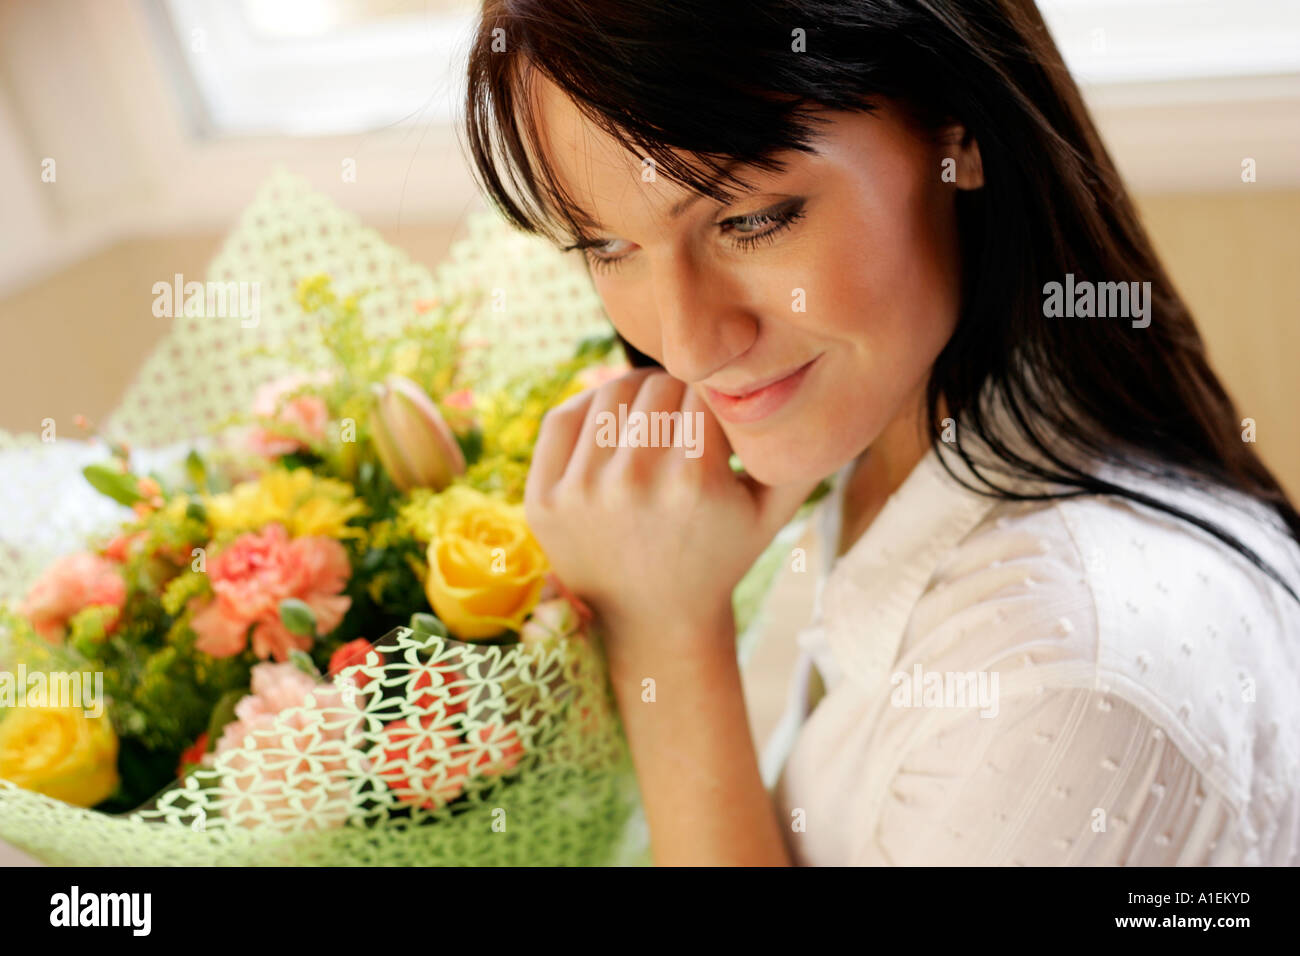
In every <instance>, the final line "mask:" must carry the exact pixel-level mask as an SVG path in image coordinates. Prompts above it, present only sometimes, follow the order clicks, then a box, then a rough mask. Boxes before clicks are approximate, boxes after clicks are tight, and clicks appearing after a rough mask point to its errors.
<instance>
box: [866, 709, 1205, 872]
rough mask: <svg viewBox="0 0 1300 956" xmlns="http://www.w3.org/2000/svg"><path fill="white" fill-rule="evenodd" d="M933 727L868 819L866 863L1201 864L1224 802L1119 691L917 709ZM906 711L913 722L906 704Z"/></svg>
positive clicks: (901, 766) (908, 753)
mask: <svg viewBox="0 0 1300 956" xmlns="http://www.w3.org/2000/svg"><path fill="white" fill-rule="evenodd" d="M914 713H915V714H916V716H915V720H916V721H917V722H918V728H919V727H920V726H921V723H920V722H921V721H926V723H925V724H924V727H925V731H924V733H923V734H922V735H920V736H918V737H916V738H915V739H916V743H915V744H914V745H913V746H910V747H908V748H907V749H906V750H905V751H904V752H903V754H902V755H901V761H900V763H899V764H898V767H897V769H896V771H894V772H893V773H892V775H891V776H890V777H889V779H888V783H887V785H886V787H885V789H884V793H883V797H882V798H881V799H879V800H878V801H873V802H874V803H875V804H876V806H875V808H872V809H870V810H869V811H868V814H869V818H867V819H862V820H860V821H859V827H858V829H857V834H856V836H857V839H856V841H855V846H854V851H853V856H854V860H853V862H854V863H855V864H860V865H900V866H907V865H957V866H963V865H1012V866H1017V865H1023V866H1060V865H1126V866H1169V865H1196V864H1203V863H1206V862H1208V861H1209V857H1210V855H1211V854H1212V853H1213V850H1214V847H1215V845H1216V841H1217V838H1218V836H1219V834H1220V833H1221V831H1222V830H1223V827H1224V824H1225V823H1226V821H1227V819H1228V808H1227V807H1226V805H1225V804H1224V803H1223V802H1222V801H1221V800H1220V799H1219V798H1218V797H1217V795H1215V794H1214V793H1213V792H1211V791H1209V790H1208V789H1207V788H1206V787H1205V785H1204V784H1203V782H1202V779H1201V775H1200V774H1199V773H1198V772H1197V771H1196V770H1195V769H1194V767H1193V766H1192V764H1191V763H1189V762H1188V760H1187V759H1186V758H1185V757H1184V756H1183V754H1182V753H1181V752H1180V751H1179V750H1178V749H1177V747H1175V746H1174V745H1173V743H1172V742H1171V741H1170V740H1169V739H1168V737H1167V736H1166V734H1165V732H1164V731H1163V730H1162V728H1161V727H1159V726H1157V725H1155V724H1153V723H1152V722H1151V721H1150V720H1149V719H1147V718H1146V717H1145V716H1144V715H1143V714H1142V713H1141V712H1140V711H1139V710H1138V709H1137V708H1136V707H1134V706H1133V705H1132V704H1130V703H1128V702H1127V701H1125V700H1123V699H1121V698H1120V697H1118V696H1116V695H1115V694H1114V693H1113V692H1106V691H1101V690H1093V689H1090V688H1082V689H1080V688H1073V687H1066V688H1050V687H1048V688H1044V689H1043V690H1042V691H1041V692H1040V693H1027V694H1023V695H1019V696H1016V697H1012V698H1010V699H1005V698H1004V699H1003V700H1002V702H1001V712H1000V714H999V716H998V719H994V720H989V719H985V718H982V717H981V716H980V713H979V711H977V710H974V709H963V710H952V711H947V712H944V713H943V715H942V717H941V718H937V719H936V717H935V714H934V712H933V711H930V712H928V714H927V713H926V712H924V711H916V712H914ZM904 719H906V720H912V719H913V717H912V716H911V715H908V716H907V717H906V718H904Z"/></svg>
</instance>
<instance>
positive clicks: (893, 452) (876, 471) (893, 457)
mask: <svg viewBox="0 0 1300 956" xmlns="http://www.w3.org/2000/svg"><path fill="white" fill-rule="evenodd" d="M924 396H925V391H924V389H922V390H921V391H920V392H918V393H916V394H914V395H913V396H912V398H911V399H909V401H908V402H907V404H906V406H905V407H906V409H907V411H906V412H903V413H900V414H899V415H897V416H896V417H895V418H894V420H893V421H891V422H890V423H889V424H888V425H887V426H886V427H885V430H884V431H883V432H881V433H880V436H879V437H878V438H877V439H876V440H875V441H874V442H872V443H871V446H870V447H869V448H868V449H867V450H866V451H864V452H863V453H862V454H861V455H859V456H858V458H857V461H856V463H855V464H854V466H853V469H852V471H851V472H850V473H849V476H848V479H847V482H846V484H845V488H844V498H843V502H842V505H841V510H840V540H839V542H838V543H837V547H836V551H835V554H836V556H837V557H838V556H840V555H843V554H845V553H846V552H847V551H848V550H849V549H850V548H852V547H853V545H854V543H855V542H856V541H857V540H858V539H859V538H860V537H862V535H863V534H864V533H866V530H867V529H868V528H869V527H871V523H872V522H873V521H875V520H876V516H877V515H878V514H879V513H880V510H881V509H882V508H883V507H884V506H885V502H886V501H888V500H889V496H890V495H892V494H893V493H894V492H895V491H897V490H898V488H899V487H900V486H901V485H902V484H903V482H904V481H906V480H907V476H908V475H910V474H911V473H912V470H913V469H914V468H915V467H916V466H917V463H918V462H920V460H921V459H922V458H924V457H925V453H926V452H927V451H928V450H929V447H930V445H929V440H928V437H927V436H928V433H929V429H928V428H927V427H925V420H926V417H925V412H924V408H925V398H924Z"/></svg>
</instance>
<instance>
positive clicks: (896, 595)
mask: <svg viewBox="0 0 1300 956" xmlns="http://www.w3.org/2000/svg"><path fill="white" fill-rule="evenodd" d="M847 473H848V469H847V468H846V469H845V471H844V472H842V473H841V474H840V475H839V476H838V480H837V482H836V488H835V491H834V493H833V494H831V495H829V496H828V497H827V498H826V500H825V502H824V504H823V505H822V509H823V510H822V512H821V515H820V516H819V518H820V520H821V521H822V530H823V541H824V542H825V546H826V549H827V560H825V561H823V563H822V567H823V568H828V569H829V571H828V573H826V574H825V576H824V577H823V579H822V580H821V581H820V582H819V585H818V593H817V601H816V605H815V611H814V617H813V621H812V623H811V624H810V625H809V626H808V627H807V628H805V629H804V630H803V631H802V632H801V633H800V634H799V635H798V641H799V644H800V646H801V648H802V653H801V656H800V662H799V665H798V666H797V667H796V669H795V671H796V672H795V678H794V683H793V685H792V688H791V695H790V700H789V706H788V709H787V712H786V715H785V718H784V719H783V723H782V725H781V726H780V727H779V728H778V730H777V731H776V732H775V733H774V734H773V736H772V738H771V739H770V742H769V745H768V747H767V748H766V750H765V752H764V754H763V768H764V773H765V778H766V779H767V781H768V783H769V786H771V787H772V790H773V796H774V799H775V800H776V802H777V805H778V808H779V809H780V811H781V812H782V813H783V814H784V819H785V820H786V821H787V822H788V826H787V827H786V831H787V837H786V839H787V841H788V843H789V846H790V851H791V854H792V858H793V859H794V861H795V862H796V863H798V864H810V865H866V864H881V865H926V864H936V865H971V864H991V865H1017V864H1022V865H1030V866H1032V865H1062V864H1067V865H1068V864H1101V865H1147V866H1150V865H1175V864H1176V865H1185V864H1192V865H1195V864H1210V865H1221V864H1273V865H1294V864H1297V863H1300V603H1297V602H1296V601H1294V600H1292V599H1291V597H1290V596H1288V595H1287V594H1286V592H1285V591H1283V590H1282V589H1281V588H1280V587H1279V586H1278V585H1277V584H1276V583H1275V582H1273V581H1271V580H1270V579H1269V578H1267V577H1266V576H1265V575H1264V574H1263V572H1261V571H1259V570H1257V569H1256V568H1255V567H1254V566H1253V565H1251V564H1249V563H1248V562H1247V561H1246V560H1245V559H1243V558H1241V557H1239V556H1238V555H1237V554H1236V553H1235V552H1233V551H1231V550H1230V549H1228V548H1227V547H1226V546H1225V545H1223V544H1222V543H1220V542H1218V541H1217V540H1216V539H1214V538H1212V537H1210V536H1209V535H1208V534H1205V533H1203V532H1201V531H1200V530H1199V529H1196V528H1194V527H1191V526H1190V525H1188V524H1187V523H1185V522H1182V521H1179V520H1178V519H1175V518H1172V517H1168V516H1165V515H1164V514H1162V513H1161V512H1159V511H1157V510H1154V509H1148V508H1146V507H1144V506H1141V505H1135V504H1130V503H1128V502H1126V501H1123V500H1120V499H1115V498H1111V497H1094V496H1088V497H1082V498H1074V499H1069V500H1065V501H1056V502H1004V501H998V500H996V499H991V498H988V497H985V496H982V495H977V494H975V493H973V492H970V491H968V490H965V489H963V488H962V487H961V486H960V485H959V484H958V483H957V482H955V481H954V480H953V479H952V478H951V477H950V476H949V475H948V474H947V472H946V471H945V470H944V468H943V464H942V463H941V462H940V461H939V458H938V457H937V455H936V453H935V452H934V451H931V452H930V453H929V454H928V455H927V456H926V457H925V458H924V459H923V460H922V461H921V463H920V464H919V465H918V466H917V467H916V468H915V469H914V470H913V472H912V473H911V474H910V475H909V476H908V478H907V480H906V481H905V482H904V483H903V485H902V486H901V487H900V488H899V489H898V490H897V491H896V492H895V493H894V494H893V495H892V496H891V498H890V499H889V501H888V502H887V503H886V504H885V506H884V508H883V509H882V510H881V512H880V514H879V516H878V517H877V518H876V519H875V521H874V522H873V523H872V525H871V526H870V528H868V530H867V531H866V533H865V534H863V535H862V537H861V538H859V539H858V541H857V542H855V543H854V544H853V545H852V546H851V547H850V548H849V550H848V551H847V552H846V553H845V554H844V555H843V556H841V557H839V558H838V559H836V558H834V551H835V548H836V542H837V541H838V538H839V519H840V511H841V506H842V498H843V484H844V481H843V479H844V478H845V477H846V476H847ZM1108 477H1111V478H1112V479H1114V480H1122V481H1123V483H1124V484H1125V485H1127V486H1128V487H1130V488H1134V489H1135V490H1138V491H1142V492H1145V493H1146V494H1148V495H1150V496H1151V497H1152V498H1155V499H1158V500H1162V501H1165V502H1168V503H1170V504H1176V505H1179V506H1181V507H1183V508H1184V509H1187V510H1190V511H1191V512H1192V513H1194V514H1199V515H1202V516H1205V517H1208V518H1211V519H1213V520H1214V521H1216V522H1217V523H1219V524H1220V525H1222V526H1225V527H1226V528H1227V529H1228V530H1229V531H1231V532H1233V533H1234V534H1236V535H1237V536H1238V538H1240V539H1241V540H1243V541H1244V542H1245V543H1246V544H1248V545H1249V546H1251V547H1253V548H1254V549H1255V550H1256V551H1257V552H1258V553H1259V554H1260V555H1261V556H1262V557H1264V558H1265V559H1266V560H1270V561H1272V562H1273V564H1274V566H1275V567H1278V568H1279V569H1280V570H1281V572H1282V573H1283V575H1284V576H1286V578H1287V580H1288V582H1289V583H1291V586H1292V587H1293V588H1294V589H1296V590H1297V591H1300V548H1297V547H1296V546H1295V544H1294V542H1291V541H1290V540H1289V539H1287V538H1285V536H1284V535H1282V534H1281V533H1280V532H1278V531H1276V530H1273V529H1270V528H1269V527H1267V525H1266V524H1265V523H1264V521H1263V520H1260V519H1259V517H1258V515H1259V514H1260V513H1261V512H1260V510H1259V509H1256V510H1255V516H1254V517H1252V516H1251V515H1249V514H1247V513H1245V512H1243V511H1242V510H1240V509H1239V508H1237V507H1233V506H1232V505H1231V504H1229V503H1228V500H1227V499H1225V498H1221V497H1219V498H1211V497H1209V496H1207V495H1206V494H1204V493H1199V492H1198V493H1193V492H1190V491H1174V490H1172V489H1171V488H1170V487H1169V486H1168V485H1165V484H1163V483H1157V482H1155V481H1154V480H1153V479H1150V478H1143V477H1135V476H1132V475H1125V476H1122V478H1120V476H1117V475H1115V474H1110V475H1108ZM813 666H815V667H816V668H817V671H818V672H819V673H820V674H821V677H822V681H823V683H824V685H825V688H826V691H825V695H824V696H823V697H821V698H820V700H810V699H809V695H808V693H807V684H808V677H809V676H810V668H811V667H813ZM917 668H920V671H919V673H918V671H917ZM981 673H982V675H983V677H984V679H985V680H986V684H985V687H986V689H987V690H988V691H989V695H990V696H989V697H988V698H987V700H992V701H993V703H994V706H991V707H989V706H983V707H981V704H979V703H974V704H973V705H971V702H970V701H969V700H967V701H966V702H965V703H966V704H968V705H967V706H960V705H961V704H962V703H963V701H962V700H961V699H960V698H959V697H958V698H953V699H951V700H948V701H944V700H943V699H942V698H926V697H925V696H924V695H922V697H921V700H920V703H922V704H928V706H903V704H905V703H906V701H905V700H904V699H902V698H900V697H899V696H898V695H899V694H900V693H901V691H902V688H903V687H904V686H905V685H906V686H908V687H912V686H919V687H924V686H925V684H924V681H925V680H927V679H928V680H931V681H935V680H942V679H944V677H945V675H971V676H973V677H979V676H980V675H981ZM931 675H933V676H931ZM994 680H996V684H994ZM994 690H996V694H993V693H992V692H993V691H994ZM945 703H946V704H947V705H946V706H936V704H945ZM810 705H815V706H812V707H811V713H808V711H809V709H810ZM954 705H957V706H954ZM982 714H983V715H984V716H982Z"/></svg>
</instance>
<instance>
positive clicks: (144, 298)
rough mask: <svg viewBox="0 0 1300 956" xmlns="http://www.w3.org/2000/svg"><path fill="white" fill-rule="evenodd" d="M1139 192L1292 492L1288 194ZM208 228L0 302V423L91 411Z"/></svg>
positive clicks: (195, 265)
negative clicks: (156, 294)
mask: <svg viewBox="0 0 1300 956" xmlns="http://www.w3.org/2000/svg"><path fill="white" fill-rule="evenodd" d="M1250 188H1251V187H1247V186H1243V187H1242V191H1240V192H1235V193H1231V194H1223V195H1183V196H1157V197H1146V198H1139V206H1140V207H1141V210H1142V214H1143V216H1144V218H1145V220H1146V222H1147V225H1148V227H1149V228H1150V231H1151V233H1152V235H1153V237H1154V240H1155V243H1156V245H1157V247H1158V249H1159V251H1160V253H1161V255H1162V257H1163V258H1164V260H1165V263H1166V265H1167V266H1168V268H1169V270H1170V272H1171V273H1172V275H1173V278H1174V281H1175V283H1177V285H1178V287H1179V289H1180V290H1181V291H1182V293H1183V294H1184V295H1185V297H1186V298H1187V300H1188V302H1189V304H1190V305H1191V307H1192V310H1193V312H1194V314H1195V315H1196V316H1197V319H1198V321H1199V323H1200V326H1201V329H1202V331H1203V332H1204V335H1205V338H1206V340H1207V341H1208V343H1209V350H1210V357H1211V359H1212V361H1213V362H1214V365H1215V368H1216V369H1217V370H1218V371H1219V373H1220V375H1221V376H1222V378H1223V379H1224V381H1225V382H1226V384H1227V386H1228V389H1229V391H1230V392H1231V393H1232V395H1233V397H1234V398H1235V399H1236V401H1237V404H1238V406H1239V408H1240V410H1241V414H1242V416H1243V417H1251V418H1254V419H1255V421H1256V423H1257V432H1258V438H1259V450H1260V452H1261V454H1262V455H1263V456H1264V458H1265V460H1266V461H1267V462H1268V463H1269V464H1270V465H1271V466H1272V467H1273V468H1274V470H1275V471H1276V472H1277V473H1278V475H1279V477H1280V478H1281V479H1282V481H1283V482H1284V484H1286V485H1287V487H1288V488H1289V490H1290V491H1291V493H1292V495H1293V496H1297V495H1300V427H1298V426H1297V425H1296V423H1295V422H1296V406H1297V404H1300V382H1298V381H1297V377H1296V374H1295V367H1294V366H1295V362H1296V360H1297V359H1298V358H1300V325H1298V324H1297V312H1298V309H1297V306H1300V296H1297V292H1296V284H1295V283H1296V281H1297V275H1296V272H1297V266H1300V228H1297V226H1296V225H1295V224H1296V223H1297V222H1300V191H1273V192H1264V191H1259V192H1256V191H1253V190H1252V191H1251V192H1249V193H1247V192H1245V190H1247V189H1250ZM454 234H455V232H454V230H452V229H448V228H438V227H418V228H413V227H410V226H406V227H403V228H402V229H401V231H400V233H396V232H393V231H389V232H384V237H385V239H387V240H388V241H390V242H393V243H394V244H396V245H399V246H400V247H402V248H403V249H405V250H407V251H408V252H409V253H410V254H411V255H412V257H413V258H415V259H416V260H417V261H420V262H424V263H427V264H430V265H432V264H434V263H436V262H437V261H438V260H439V259H441V258H442V256H443V255H444V253H445V252H446V250H447V247H448V245H449V244H450V242H451V240H452V238H453V237H454ZM219 242H220V237H219V236H204V237H197V238H166V239H150V240H144V239H142V240H133V241H130V242H123V243H119V244H117V245H115V246H113V247H111V248H109V249H107V250H105V251H103V252H101V253H99V254H97V255H94V256H92V257H90V258H88V259H86V260H84V261H82V262H80V263H78V264H77V265H76V266H74V267H72V268H70V269H67V270H64V271H63V272H60V273H58V274H56V275H54V276H51V277H49V278H47V279H44V280H42V281H40V282H37V283H35V284H34V285H31V286H29V287H28V288H26V289H24V290H23V291H21V292H19V293H18V294H16V295H13V296H11V297H9V298H7V299H4V300H0V343H2V345H0V428H4V429H7V430H10V431H37V430H39V427H40V420H41V419H42V418H44V417H47V416H48V417H52V418H54V419H55V420H56V421H60V422H62V421H68V420H70V419H71V417H72V416H73V415H74V414H76V413H78V412H80V413H83V414H85V415H87V416H89V417H91V418H92V419H101V418H102V417H103V416H104V415H105V414H106V413H107V412H109V411H110V410H111V409H112V408H113V407H114V406H115V405H116V403H117V401H118V400H119V398H120V396H121V395H122V392H123V390H124V389H125V388H126V386H127V383H128V381H129V380H130V378H131V375H132V374H133V372H134V371H135V369H136V367H137V365H138V364H139V362H140V360H141V359H142V357H143V356H144V355H145V354H146V352H147V350H148V349H149V348H150V347H151V346H152V345H153V343H154V342H156V341H157V340H158V338H159V337H160V336H161V335H162V334H163V333H164V331H165V322H166V320H161V319H156V318H154V317H153V315H152V312H151V308H150V307H151V304H152V301H153V294H152V291H151V290H152V287H153V283H154V282H155V281H157V279H158V277H159V276H169V275H172V274H174V273H177V272H179V273H182V274H184V275H200V274H202V273H203V272H204V271H205V270H206V266H207V263H208V261H209V260H210V259H211V258H212V256H213V255H215V253H216V251H217V248H218V245H219Z"/></svg>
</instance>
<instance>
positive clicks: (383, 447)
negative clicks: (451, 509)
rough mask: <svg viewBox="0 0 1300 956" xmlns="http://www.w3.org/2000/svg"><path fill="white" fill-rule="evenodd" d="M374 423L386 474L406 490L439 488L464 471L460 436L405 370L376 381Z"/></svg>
mask: <svg viewBox="0 0 1300 956" xmlns="http://www.w3.org/2000/svg"><path fill="white" fill-rule="evenodd" d="M374 395H375V397H374V402H373V404H372V405H371V414H370V428H371V434H372V436H373V438H374V442H375V451H376V452H378V453H379V460H380V461H381V462H382V463H383V465H384V470H385V471H387V472H388V477H390V478H391V479H393V484H395V485H396V486H397V487H398V488H399V489H401V490H402V491H403V492H407V491H410V490H411V489H412V488H432V489H433V490H434V491H441V490H442V489H443V488H446V487H447V486H448V485H449V484H451V482H452V479H453V478H455V477H456V476H457V475H460V474H464V472H465V456H464V454H463V453H462V452H461V450H460V445H459V444H458V443H457V442H456V436H455V435H454V434H453V433H452V430H451V428H449V427H448V425H447V423H446V422H445V421H444V420H443V417H442V415H440V414H439V413H438V406H437V405H435V404H434V403H433V399H431V398H429V396H428V395H427V394H425V391H424V389H422V388H420V386H419V385H417V384H415V382H413V381H411V380H410V379H409V378H405V377H404V376H401V375H390V376H389V377H388V379H387V381H385V383H384V384H383V385H376V386H374Z"/></svg>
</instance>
